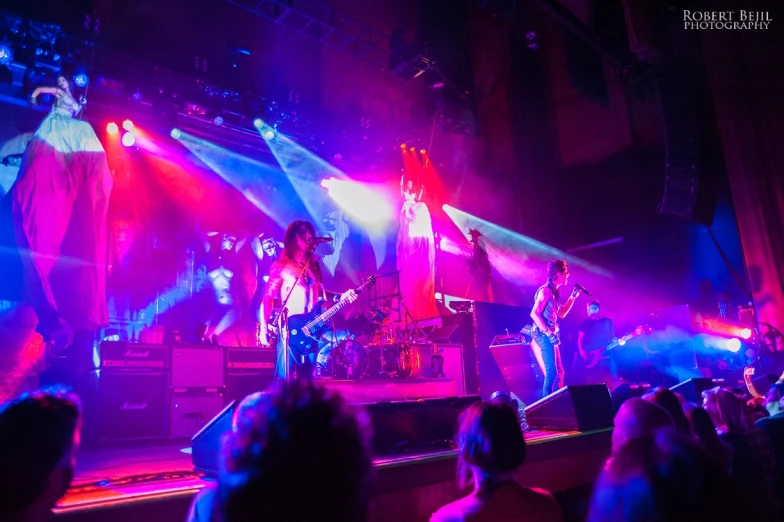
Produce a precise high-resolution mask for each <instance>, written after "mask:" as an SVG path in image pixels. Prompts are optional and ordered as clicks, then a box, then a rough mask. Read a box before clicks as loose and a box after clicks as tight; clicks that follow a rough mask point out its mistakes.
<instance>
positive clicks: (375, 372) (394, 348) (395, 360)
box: [369, 343, 420, 379]
mask: <svg viewBox="0 0 784 522" xmlns="http://www.w3.org/2000/svg"><path fill="white" fill-rule="evenodd" d="M369 357H370V375H372V376H374V377H397V378H399V379H408V378H411V377H419V370H420V365H419V351H418V350H414V349H412V348H411V347H410V346H409V345H408V344H406V343H401V344H386V345H381V346H373V347H371V348H370V353H369Z"/></svg>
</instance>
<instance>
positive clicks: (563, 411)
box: [525, 384, 615, 431]
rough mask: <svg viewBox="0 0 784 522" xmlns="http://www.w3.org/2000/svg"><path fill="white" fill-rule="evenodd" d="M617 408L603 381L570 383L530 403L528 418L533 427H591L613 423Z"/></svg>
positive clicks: (585, 428)
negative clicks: (580, 384)
mask: <svg viewBox="0 0 784 522" xmlns="http://www.w3.org/2000/svg"><path fill="white" fill-rule="evenodd" d="M614 417H615V409H614V408H613V400H612V397H611V396H610V391H609V390H608V389H607V386H605V385H604V384H589V385H585V386H567V387H566V388H561V389H560V390H558V391H557V392H555V393H551V394H550V395H548V396H547V397H545V398H543V399H541V400H539V401H537V402H535V403H533V404H531V405H530V406H528V407H527V408H526V409H525V418H526V420H527V421H528V425H529V426H530V427H531V428H534V429H538V430H553V431H592V430H601V429H605V428H612V427H613V418H614Z"/></svg>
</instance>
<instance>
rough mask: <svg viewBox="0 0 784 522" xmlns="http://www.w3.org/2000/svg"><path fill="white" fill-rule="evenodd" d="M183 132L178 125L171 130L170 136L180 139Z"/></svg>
mask: <svg viewBox="0 0 784 522" xmlns="http://www.w3.org/2000/svg"><path fill="white" fill-rule="evenodd" d="M181 134H182V132H180V129H178V128H177V127H175V128H173V129H172V130H171V132H170V133H169V136H171V137H172V138H174V139H175V140H178V139H180V135H181Z"/></svg>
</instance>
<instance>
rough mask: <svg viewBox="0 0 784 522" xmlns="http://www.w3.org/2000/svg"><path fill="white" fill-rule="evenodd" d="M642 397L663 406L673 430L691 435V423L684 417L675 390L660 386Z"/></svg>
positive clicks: (684, 414) (686, 435)
mask: <svg viewBox="0 0 784 522" xmlns="http://www.w3.org/2000/svg"><path fill="white" fill-rule="evenodd" d="M643 398H644V399H645V400H648V401H651V402H653V403H655V404H658V405H659V406H661V407H662V408H664V409H665V410H666V411H667V413H669V414H670V417H672V420H673V422H674V423H675V430H676V431H678V432H679V433H680V434H681V435H683V436H685V437H688V436H690V435H691V424H689V419H688V418H686V413H684V411H683V406H682V405H681V401H680V400H679V399H678V396H677V395H676V394H675V392H673V391H672V390H670V389H668V388H664V387H662V386H660V387H658V388H656V389H655V390H654V391H653V392H652V393H649V394H647V395H646V396H645V397H643Z"/></svg>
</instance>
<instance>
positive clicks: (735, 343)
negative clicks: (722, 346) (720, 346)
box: [727, 337, 740, 353]
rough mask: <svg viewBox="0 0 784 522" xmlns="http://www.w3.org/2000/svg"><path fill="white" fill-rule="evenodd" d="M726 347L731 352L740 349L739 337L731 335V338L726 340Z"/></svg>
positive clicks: (736, 351)
mask: <svg viewBox="0 0 784 522" xmlns="http://www.w3.org/2000/svg"><path fill="white" fill-rule="evenodd" d="M727 349H728V350H729V351H731V352H732V353H738V352H739V351H740V339H738V338H736V337H733V338H732V339H730V340H728V341H727Z"/></svg>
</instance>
